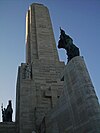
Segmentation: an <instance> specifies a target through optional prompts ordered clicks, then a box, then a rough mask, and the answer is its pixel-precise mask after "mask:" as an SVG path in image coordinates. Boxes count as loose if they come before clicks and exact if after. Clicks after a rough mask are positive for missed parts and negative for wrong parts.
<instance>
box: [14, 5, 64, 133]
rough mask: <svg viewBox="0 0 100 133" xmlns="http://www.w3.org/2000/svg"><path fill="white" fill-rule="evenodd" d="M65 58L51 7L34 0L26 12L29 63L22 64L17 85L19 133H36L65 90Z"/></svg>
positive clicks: (27, 58) (27, 56)
mask: <svg viewBox="0 0 100 133" xmlns="http://www.w3.org/2000/svg"><path fill="white" fill-rule="evenodd" d="M64 67H65V65H64V62H61V61H59V57H58V52H57V48H56V43H55V39H54V34H53V29H52V24H51V20H50V15H49V11H48V9H47V7H45V6H44V5H42V4H38V3H34V4H32V5H31V6H30V7H29V10H28V12H27V14H26V63H22V64H21V66H19V70H18V78H17V87H16V124H17V132H18V133H32V131H35V132H36V133H38V132H39V130H40V125H41V122H42V120H43V119H44V117H45V115H46V114H47V113H48V111H50V110H51V109H52V108H53V107H54V106H55V105H56V103H57V100H58V98H59V97H60V95H61V93H62V91H63V81H60V74H61V71H62V70H63V69H64Z"/></svg>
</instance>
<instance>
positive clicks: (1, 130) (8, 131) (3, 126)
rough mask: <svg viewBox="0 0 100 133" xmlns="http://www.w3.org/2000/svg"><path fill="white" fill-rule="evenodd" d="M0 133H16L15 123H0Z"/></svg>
mask: <svg viewBox="0 0 100 133" xmlns="http://www.w3.org/2000/svg"><path fill="white" fill-rule="evenodd" d="M0 133H16V128H15V123H14V122H0Z"/></svg>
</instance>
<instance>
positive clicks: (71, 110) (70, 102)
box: [42, 56, 100, 133]
mask: <svg viewBox="0 0 100 133" xmlns="http://www.w3.org/2000/svg"><path fill="white" fill-rule="evenodd" d="M62 79H64V93H63V95H62V96H61V97H60V98H59V101H58V103H57V105H56V106H55V107H54V108H53V110H51V111H50V112H49V113H48V114H47V116H46V118H45V124H46V126H45V130H46V133H51V132H52V133H100V106H99V102H98V98H97V96H96V93H95V90H94V87H93V84H92V82H91V79H90V76H89V73H88V71H87V68H86V65H85V62H84V59H83V58H82V57H80V56H77V57H74V58H73V59H72V60H71V61H70V62H69V63H68V64H67V65H66V67H65V70H64V75H63V78H62ZM42 125H43V124H42Z"/></svg>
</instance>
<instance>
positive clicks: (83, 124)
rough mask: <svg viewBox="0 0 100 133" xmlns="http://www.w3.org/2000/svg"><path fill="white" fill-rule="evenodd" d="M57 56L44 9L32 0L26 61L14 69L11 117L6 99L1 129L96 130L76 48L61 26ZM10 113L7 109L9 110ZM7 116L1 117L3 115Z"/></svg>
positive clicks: (94, 105)
mask: <svg viewBox="0 0 100 133" xmlns="http://www.w3.org/2000/svg"><path fill="white" fill-rule="evenodd" d="M60 31H61V35H60V40H59V43H58V47H59V48H64V49H65V50H66V52H67V56H68V63H67V65H66V66H65V64H64V62H61V61H60V60H59V57H58V52H57V48H56V43H55V39H54V34H53V29H52V24H51V20H50V15H49V11H48V9H47V7H45V6H44V5H43V4H38V3H33V4H32V5H31V6H30V7H29V10H28V11H27V14H26V63H21V65H20V66H19V68H18V76H17V84H16V120H15V122H12V117H11V116H12V108H11V102H9V105H8V107H7V111H8V110H9V109H10V110H11V111H10V115H8V116H10V117H9V119H8V116H6V115H5V112H6V111H5V110H6V109H3V108H2V114H3V121H4V122H2V123H0V133H100V106H99V103H98V99H97V96H96V93H95V90H94V87H93V84H92V82H91V79H90V76H89V73H88V70H87V68H86V65H85V62H84V59H83V57H81V56H80V52H79V48H78V47H76V46H75V45H74V44H73V40H72V38H71V37H70V36H68V35H66V34H65V31H64V30H62V29H60ZM8 112H9V111H8ZM5 116H6V117H5Z"/></svg>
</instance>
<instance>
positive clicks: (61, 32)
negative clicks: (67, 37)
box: [60, 27, 65, 35]
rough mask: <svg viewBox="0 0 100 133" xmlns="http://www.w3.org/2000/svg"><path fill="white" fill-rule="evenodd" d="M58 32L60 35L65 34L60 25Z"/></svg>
mask: <svg viewBox="0 0 100 133" xmlns="http://www.w3.org/2000/svg"><path fill="white" fill-rule="evenodd" d="M60 34H61V35H64V34H65V31H64V30H63V29H61V27H60Z"/></svg>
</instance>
